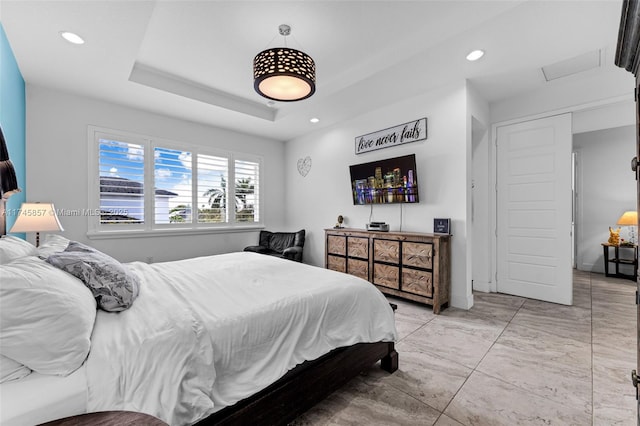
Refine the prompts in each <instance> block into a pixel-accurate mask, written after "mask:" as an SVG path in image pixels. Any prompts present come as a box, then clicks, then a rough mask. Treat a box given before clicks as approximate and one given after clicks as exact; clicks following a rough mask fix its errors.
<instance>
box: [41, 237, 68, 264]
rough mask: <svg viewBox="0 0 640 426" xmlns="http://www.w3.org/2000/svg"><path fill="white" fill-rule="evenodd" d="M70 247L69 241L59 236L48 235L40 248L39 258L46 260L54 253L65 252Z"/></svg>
mask: <svg viewBox="0 0 640 426" xmlns="http://www.w3.org/2000/svg"><path fill="white" fill-rule="evenodd" d="M68 245H69V239H68V238H65V237H63V236H62V235H57V234H47V236H46V237H45V238H44V243H42V244H40V246H38V257H39V258H41V259H46V258H47V257H49V256H51V255H52V254H53V253H60V252H61V251H64V249H66V248H67V246H68Z"/></svg>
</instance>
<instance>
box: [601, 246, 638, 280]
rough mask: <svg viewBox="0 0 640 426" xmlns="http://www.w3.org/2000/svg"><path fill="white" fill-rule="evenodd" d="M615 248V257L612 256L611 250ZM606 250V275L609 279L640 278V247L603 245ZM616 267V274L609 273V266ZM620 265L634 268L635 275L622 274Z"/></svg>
mask: <svg viewBox="0 0 640 426" xmlns="http://www.w3.org/2000/svg"><path fill="white" fill-rule="evenodd" d="M612 248H613V257H611V256H610V254H611V253H610V250H611V249H612ZM602 249H603V250H604V253H603V254H604V275H605V276H607V277H617V278H627V279H630V280H634V281H635V280H636V278H637V277H638V245H637V244H633V245H613V244H609V243H602ZM623 253H624V255H623ZM610 263H613V264H614V265H615V273H610V272H609V264H610ZM620 265H630V266H632V267H633V274H625V273H622V272H620Z"/></svg>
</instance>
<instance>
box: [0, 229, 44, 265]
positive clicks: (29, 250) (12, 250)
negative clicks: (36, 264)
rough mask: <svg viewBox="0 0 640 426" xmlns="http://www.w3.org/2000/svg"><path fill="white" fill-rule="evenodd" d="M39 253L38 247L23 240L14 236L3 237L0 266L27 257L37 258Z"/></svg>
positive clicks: (0, 244)
mask: <svg viewBox="0 0 640 426" xmlns="http://www.w3.org/2000/svg"><path fill="white" fill-rule="evenodd" d="M37 253H38V249H37V248H36V246H34V245H33V244H31V243H30V242H29V241H25V240H23V239H22V238H18V237H14V236H13V235H3V236H2V238H0V265H4V264H6V263H9V262H11V261H12V260H15V259H19V258H21V257H25V256H35V255H36V254H37Z"/></svg>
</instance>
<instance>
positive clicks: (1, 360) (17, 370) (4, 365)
mask: <svg viewBox="0 0 640 426" xmlns="http://www.w3.org/2000/svg"><path fill="white" fill-rule="evenodd" d="M29 374H31V370H30V369H29V368H27V367H25V366H24V365H22V364H20V363H19V362H18V361H14V360H12V359H11V358H7V357H6V356H4V355H0V383H4V382H8V381H10V380H18V379H22V378H23V377H26V376H28V375H29Z"/></svg>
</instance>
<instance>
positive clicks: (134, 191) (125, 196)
mask: <svg viewBox="0 0 640 426" xmlns="http://www.w3.org/2000/svg"><path fill="white" fill-rule="evenodd" d="M98 169H99V177H100V206H99V209H100V224H101V225H102V224H104V225H117V224H136V223H137V224H142V223H144V147H143V146H142V145H140V144H136V143H131V142H124V141H118V140H112V139H107V138H99V139H98Z"/></svg>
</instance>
